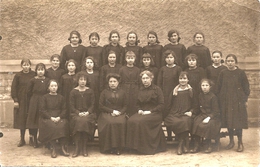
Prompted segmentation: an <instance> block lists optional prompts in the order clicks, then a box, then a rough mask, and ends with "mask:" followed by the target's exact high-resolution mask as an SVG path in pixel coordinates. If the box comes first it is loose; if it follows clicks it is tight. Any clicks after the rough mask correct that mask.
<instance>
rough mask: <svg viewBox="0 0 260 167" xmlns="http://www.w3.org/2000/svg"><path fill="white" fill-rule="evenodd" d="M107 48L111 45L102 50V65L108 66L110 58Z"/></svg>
mask: <svg viewBox="0 0 260 167" xmlns="http://www.w3.org/2000/svg"><path fill="white" fill-rule="evenodd" d="M107 47H109V45H105V46H104V47H103V49H102V65H106V64H107V57H108V51H107Z"/></svg>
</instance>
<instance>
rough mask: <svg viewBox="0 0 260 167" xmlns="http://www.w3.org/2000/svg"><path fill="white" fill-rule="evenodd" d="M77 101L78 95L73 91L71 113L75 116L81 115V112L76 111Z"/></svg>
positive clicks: (71, 94) (71, 93)
mask: <svg viewBox="0 0 260 167" xmlns="http://www.w3.org/2000/svg"><path fill="white" fill-rule="evenodd" d="M75 100H76V95H75V93H74V90H72V91H71V92H70V111H71V114H72V115H74V114H76V115H79V113H80V111H79V110H77V109H76V107H75V106H76V103H75Z"/></svg>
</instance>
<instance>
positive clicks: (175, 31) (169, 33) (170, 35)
mask: <svg viewBox="0 0 260 167" xmlns="http://www.w3.org/2000/svg"><path fill="white" fill-rule="evenodd" d="M173 33H176V34H177V35H178V40H177V41H178V42H179V41H180V40H181V37H180V33H179V32H178V31H177V30H174V29H173V30H170V31H169V32H168V40H169V41H170V42H171V39H170V38H171V37H172V34H173Z"/></svg>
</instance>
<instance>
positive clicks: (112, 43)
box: [102, 30, 125, 65]
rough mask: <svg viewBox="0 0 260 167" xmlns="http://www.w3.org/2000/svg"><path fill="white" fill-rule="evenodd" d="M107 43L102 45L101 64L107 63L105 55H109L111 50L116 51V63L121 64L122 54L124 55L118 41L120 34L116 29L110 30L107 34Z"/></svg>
mask: <svg viewBox="0 0 260 167" xmlns="http://www.w3.org/2000/svg"><path fill="white" fill-rule="evenodd" d="M108 40H109V44H107V45H105V46H103V51H102V61H103V64H102V65H106V64H108V61H107V57H108V55H109V52H110V51H111V50H113V51H114V52H115V53H116V63H117V64H121V65H122V63H123V61H124V60H123V56H124V54H125V53H124V52H125V50H124V48H123V46H121V45H120V44H119V41H120V35H119V32H118V31H116V30H112V31H111V32H110V34H109V38H108Z"/></svg>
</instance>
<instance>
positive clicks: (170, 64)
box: [157, 50, 182, 141]
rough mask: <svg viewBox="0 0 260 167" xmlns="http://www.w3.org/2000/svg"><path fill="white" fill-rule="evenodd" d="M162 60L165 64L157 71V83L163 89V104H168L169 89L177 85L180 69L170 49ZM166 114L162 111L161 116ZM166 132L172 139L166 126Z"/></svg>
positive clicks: (169, 138)
mask: <svg viewBox="0 0 260 167" xmlns="http://www.w3.org/2000/svg"><path fill="white" fill-rule="evenodd" d="M164 60H165V62H166V66H163V67H162V68H161V69H160V71H159V74H158V78H157V85H158V86H159V87H160V88H161V89H162V91H163V96H164V102H165V104H168V99H169V96H170V94H171V91H172V90H173V89H174V88H175V87H176V86H177V85H178V78H179V75H180V72H181V71H182V69H181V67H180V66H178V65H176V63H175V62H176V55H175V53H174V52H173V51H172V50H167V51H165V53H164ZM166 115H167V113H166V112H165V111H164V112H163V117H165V116H166ZM167 133H168V138H167V140H168V141H170V140H171V139H172V135H171V130H170V129H168V128H167Z"/></svg>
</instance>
